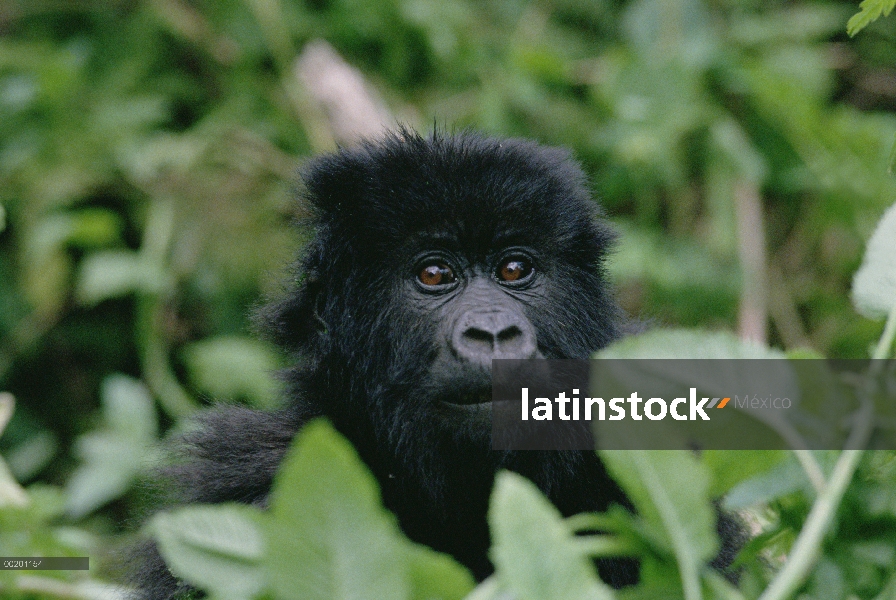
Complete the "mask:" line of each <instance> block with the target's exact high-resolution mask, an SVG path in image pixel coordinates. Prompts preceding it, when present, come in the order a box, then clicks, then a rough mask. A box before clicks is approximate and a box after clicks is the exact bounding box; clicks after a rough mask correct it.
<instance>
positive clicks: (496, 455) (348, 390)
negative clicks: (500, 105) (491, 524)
mask: <svg viewBox="0 0 896 600" xmlns="http://www.w3.org/2000/svg"><path fill="white" fill-rule="evenodd" d="M303 180H304V183H305V189H306V191H305V193H304V198H303V200H304V201H305V202H307V203H308V206H309V207H310V209H311V211H312V213H313V219H312V223H311V226H312V227H313V231H314V234H315V235H314V238H313V240H312V241H311V242H310V243H309V245H308V246H307V249H306V252H305V255H304V259H303V260H302V261H300V263H299V265H298V266H297V269H296V274H295V280H294V281H293V282H292V283H291V284H290V285H289V286H288V289H287V290H286V295H285V298H284V299H283V300H282V301H280V302H278V303H275V304H273V305H272V306H270V307H268V308H266V309H264V310H263V311H261V313H260V315H259V320H260V321H261V322H262V324H263V325H264V327H265V328H266V329H267V330H268V331H269V332H270V333H271V335H272V337H273V338H274V339H275V340H276V341H277V342H279V344H280V345H281V346H282V347H283V348H284V349H286V350H287V351H288V352H290V353H291V355H292V358H293V360H294V364H295V366H294V367H292V368H291V369H290V370H289V371H288V372H287V375H286V381H287V394H288V397H289V398H290V404H289V406H288V407H287V408H286V409H285V410H283V411H281V412H277V413H263V412H257V411H251V410H248V409H242V408H229V409H223V410H218V411H217V412H213V413H210V414H208V415H206V416H205V417H204V418H203V420H202V422H201V427H200V428H199V430H198V433H196V434H194V435H192V436H190V437H188V438H187V439H186V440H185V441H186V448H187V452H188V455H189V456H190V457H191V460H190V461H189V462H187V463H185V464H183V465H181V466H178V467H176V468H175V469H173V470H172V471H171V473H170V474H169V475H170V476H172V477H173V479H174V480H175V482H176V486H177V487H178V488H179V489H180V490H182V493H183V499H184V500H185V501H189V502H222V501H228V500H236V501H240V502H247V503H255V504H259V505H263V504H264V503H265V499H266V496H267V493H268V490H269V489H270V485H271V480H272V477H273V475H274V472H275V470H276V467H277V464H278V463H279V461H280V459H281V457H282V456H283V453H284V452H285V451H286V449H287V447H288V445H289V443H290V440H291V439H292V437H293V435H294V434H295V433H296V432H297V431H298V430H299V429H300V428H301V426H302V424H303V423H305V422H307V421H308V420H309V419H310V418H313V417H315V416H319V415H324V416H326V417H327V418H329V419H330V421H331V422H332V423H333V424H334V425H335V426H336V428H337V429H339V431H341V432H342V433H343V434H344V435H345V436H347V437H348V438H349V439H350V440H351V441H352V443H353V444H354V445H355V447H356V448H357V450H358V452H359V453H360V455H361V457H362V458H363V459H364V461H365V462H366V463H367V465H368V466H369V467H370V469H371V470H372V471H373V473H374V474H375V475H376V477H377V479H378V481H379V483H380V486H381V488H382V493H383V498H384V501H385V504H386V506H387V507H388V508H389V509H391V510H392V511H393V512H394V513H395V514H396V515H397V516H398V519H399V522H400V524H401V526H402V528H403V529H404V531H405V532H406V533H407V535H408V536H410V537H411V538H412V539H414V540H416V541H418V542H422V543H425V544H428V545H430V546H432V547H434V548H436V549H437V550H441V551H444V552H448V553H450V554H452V555H454V556H455V557H456V558H457V559H458V560H459V561H461V562H462V563H464V564H465V565H467V566H468V567H470V568H471V569H472V571H473V572H474V573H475V575H476V576H477V577H479V578H482V577H485V576H486V575H487V574H488V573H489V572H490V571H491V565H490V564H489V562H488V560H487V557H486V551H487V548H488V546H489V538H488V531H487V528H486V523H485V514H486V508H487V504H488V499H489V493H490V490H491V487H492V482H493V477H494V474H495V472H496V470H498V469H501V468H508V469H512V470H515V471H517V472H520V473H522V474H524V475H526V476H527V477H529V478H530V479H532V481H534V482H535V483H536V484H537V485H538V486H539V487H540V488H541V489H542V490H543V491H544V492H545V493H546V494H547V495H548V496H549V497H550V499H551V500H552V501H553V502H554V503H555V504H556V505H557V506H558V508H559V509H560V510H561V511H562V512H563V513H564V514H566V515H569V514H574V513H577V512H583V511H601V510H605V509H606V508H607V507H608V506H609V505H610V504H613V503H618V504H622V505H624V506H627V505H628V503H627V501H626V499H625V497H624V495H623V494H622V492H621V491H620V489H619V488H618V487H617V486H616V484H615V483H614V482H613V481H612V480H611V479H610V478H609V476H608V475H607V473H606V471H605V470H604V468H603V465H602V464H601V463H600V461H599V460H598V458H597V457H596V455H595V454H594V453H593V452H518V453H512V452H507V453H500V452H494V451H491V450H490V449H489V447H490V442H489V438H488V434H489V429H487V428H482V427H479V426H477V425H476V423H473V422H468V421H465V420H463V419H453V418H442V414H441V412H440V409H439V408H438V406H437V404H438V403H439V402H440V401H442V400H447V401H449V402H450V401H451V400H453V399H454V398H453V396H452V395H454V396H456V395H458V394H460V393H466V391H467V390H464V391H463V392H462V391H461V390H463V388H464V386H465V378H466V377H467V375H465V374H466V373H469V378H471V379H473V378H475V377H474V375H475V373H474V371H475V369H472V368H468V367H467V366H465V365H460V366H458V367H457V372H455V373H453V374H452V377H453V379H452V378H451V377H448V378H446V376H444V374H443V371H444V369H441V368H440V367H438V366H437V365H439V364H441V363H440V362H439V361H440V360H442V359H443V358H444V357H443V354H444V353H445V347H444V346H445V342H444V337H445V335H446V333H445V332H446V325H445V322H446V321H448V320H450V319H448V318H447V317H446V316H445V315H446V314H449V313H446V312H445V311H446V310H448V308H446V306H447V305H448V304H449V303H450V299H449V298H448V297H447V296H445V295H439V294H428V295H427V294H426V293H422V292H421V291H420V290H419V289H418V288H419V285H416V284H417V282H416V281H415V280H414V277H415V266H416V264H417V263H416V262H415V261H417V260H418V259H419V256H420V253H421V252H422V251H427V250H431V249H433V248H437V249H439V250H440V251H441V250H444V251H445V252H446V253H450V255H451V256H452V257H455V258H456V260H457V261H458V264H463V265H466V266H465V267H464V269H465V272H466V271H469V273H471V274H477V276H479V277H480V279H482V280H483V281H484V282H485V283H483V285H491V288H489V289H492V288H494V289H495V290H497V291H495V292H488V293H494V294H497V296H494V297H493V298H494V299H496V300H500V301H505V300H506V301H507V302H512V303H514V304H513V306H518V307H519V310H520V314H521V315H522V317H520V318H522V319H525V320H526V321H527V322H528V323H530V324H531V327H532V329H533V330H534V334H535V336H536V338H537V349H538V355H539V356H543V357H547V358H587V357H588V356H589V355H590V354H591V353H592V352H593V351H595V350H597V349H599V348H601V347H603V346H605V345H607V344H608V343H610V342H611V341H613V340H614V339H616V338H618V337H620V335H622V331H623V329H624V328H625V327H626V323H625V322H624V318H623V316H622V313H621V312H620V310H619V309H618V308H617V306H616V304H615V302H614V300H613V298H612V295H611V293H610V287H609V286H608V284H607V282H606V279H605V275H604V267H603V259H604V256H605V254H606V252H607V249H608V248H609V247H610V245H611V244H612V241H613V234H612V232H611V231H610V229H609V228H608V227H607V226H606V225H605V224H604V223H603V222H602V221H601V220H600V214H599V211H598V209H597V207H596V204H595V203H594V201H593V200H592V198H591V195H590V193H589V192H588V189H587V186H586V183H585V177H584V176H583V174H582V172H581V170H580V168H579V167H578V166H577V165H576V163H574V162H573V161H572V160H570V158H569V156H568V154H567V153H566V152H565V151H562V150H557V149H553V148H545V147H542V146H538V145H536V144H534V143H531V142H527V141H522V140H498V139H492V138H485V137H480V136H478V135H474V134H461V135H446V134H441V133H436V134H433V135H432V136H431V137H428V138H422V137H419V136H417V135H416V134H413V133H409V132H406V131H401V132H399V133H396V134H394V135H391V136H389V137H387V138H385V139H383V140H380V141H371V142H367V143H365V144H363V145H361V146H359V147H356V148H352V149H344V150H340V151H339V152H336V153H334V154H330V155H326V156H322V157H320V158H317V159H315V160H313V161H311V162H310V163H309V165H308V166H307V168H306V169H305V170H304V173H303ZM508 246H514V247H515V246H525V247H526V248H528V249H531V251H532V252H533V253H534V254H536V255H537V260H536V265H537V274H538V278H539V279H538V280H537V282H535V283H533V284H532V285H530V286H528V287H521V288H513V289H510V287H509V286H505V287H504V288H502V287H501V286H499V285H496V284H495V282H494V281H492V282H491V283H488V279H489V277H488V276H489V275H490V273H489V271H488V267H483V268H479V267H478V266H477V265H489V264H493V262H494V260H495V259H494V256H496V255H497V254H499V253H500V252H501V251H502V248H506V247H508ZM496 253H497V254H496ZM490 261H492V262H490ZM458 268H460V267H458ZM492 273H493V272H492ZM472 277H473V275H471V280H472ZM499 283H500V282H499ZM424 291H425V290H424ZM507 298H510V299H509V300H508V299H507ZM449 333H450V332H449ZM449 345H450V344H449ZM448 354H449V355H450V352H449V353H448ZM447 360H448V362H452V361H453V363H452V364H454V363H457V362H458V361H457V359H456V357H455V358H452V357H451V356H449V358H448V359H447ZM443 362H444V361H443ZM445 364H447V363H445ZM455 366H456V365H455ZM457 373H461V376H460V377H458V375H457ZM477 385H478V384H477ZM147 554H148V555H149V556H150V558H149V560H147V561H146V567H145V569H144V575H143V577H142V581H141V582H140V585H141V586H142V588H143V589H144V590H145V597H146V598H148V599H153V600H155V599H164V598H170V597H175V596H174V595H176V590H177V589H178V588H177V587H176V583H175V582H174V580H173V579H172V578H171V577H170V576H164V572H165V571H164V566H163V564H162V563H161V561H160V559H159V558H158V557H157V555H155V554H153V551H152V550H149V551H148V553H147ZM599 568H600V572H601V576H602V577H603V578H604V579H605V580H607V581H608V582H609V583H611V584H612V585H614V586H622V585H626V584H630V583H633V582H635V581H636V580H637V565H636V564H635V563H634V562H632V561H624V560H619V561H604V562H602V563H601V564H600V566H599Z"/></svg>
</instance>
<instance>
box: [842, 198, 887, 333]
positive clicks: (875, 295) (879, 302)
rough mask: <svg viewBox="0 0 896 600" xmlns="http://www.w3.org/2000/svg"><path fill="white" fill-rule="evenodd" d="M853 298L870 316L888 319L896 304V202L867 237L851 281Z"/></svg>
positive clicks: (857, 305) (857, 307) (867, 315)
mask: <svg viewBox="0 0 896 600" xmlns="http://www.w3.org/2000/svg"><path fill="white" fill-rule="evenodd" d="M852 300H853V304H854V305H855V307H856V310H857V311H858V312H859V313H860V314H861V315H863V316H865V317H868V318H869V319H885V318H886V317H887V315H889V314H890V311H891V310H893V305H894V304H896V204H894V205H892V206H891V207H890V208H888V209H887V211H886V212H885V213H884V216H883V218H881V220H880V222H879V223H878V225H877V228H876V229H875V230H874V233H873V234H872V235H871V239H870V240H868V247H867V248H866V249H865V257H864V258H863V259H862V266H861V267H859V271H858V272H857V273H856V276H855V279H853V282H852Z"/></svg>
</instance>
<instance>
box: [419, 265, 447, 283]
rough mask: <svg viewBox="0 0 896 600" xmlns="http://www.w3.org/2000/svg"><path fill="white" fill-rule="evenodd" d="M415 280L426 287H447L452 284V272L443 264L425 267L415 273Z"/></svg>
mask: <svg viewBox="0 0 896 600" xmlns="http://www.w3.org/2000/svg"><path fill="white" fill-rule="evenodd" d="M417 279H418V280H419V281H420V283H422V284H423V285H426V286H436V285H447V284H449V283H454V281H455V277H454V271H452V270H451V267H449V266H448V265H446V264H444V263H432V264H429V265H426V266H425V267H423V268H422V269H420V272H419V273H417Z"/></svg>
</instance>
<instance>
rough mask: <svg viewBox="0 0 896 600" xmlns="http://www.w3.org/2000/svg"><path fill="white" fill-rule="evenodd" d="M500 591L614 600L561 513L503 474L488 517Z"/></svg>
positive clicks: (544, 599)
mask: <svg viewBox="0 0 896 600" xmlns="http://www.w3.org/2000/svg"><path fill="white" fill-rule="evenodd" d="M488 521H489V526H490V527H491V533H492V540H493V545H492V549H491V553H490V554H491V559H492V562H493V563H494V565H495V568H496V573H497V577H498V579H499V584H500V587H501V588H503V589H505V590H507V591H508V592H509V593H510V595H511V596H512V597H514V598H517V599H518V600H553V599H556V600H568V599H569V598H579V599H583V600H584V599H586V598H593V599H602V598H605V599H612V598H614V597H615V596H614V594H613V592H612V590H610V588H609V587H607V586H606V585H605V584H604V583H603V582H601V581H600V579H599V578H598V577H597V572H596V571H595V569H594V564H593V563H592V562H591V560H590V558H589V557H588V556H586V555H585V554H584V553H583V551H582V549H581V547H580V546H579V545H577V544H576V539H575V536H574V535H573V534H572V533H570V531H569V528H568V527H567V526H566V525H565V524H564V522H563V518H562V516H561V515H560V512H559V511H558V510H557V509H556V508H554V506H553V505H552V504H551V503H550V502H549V501H548V500H547V498H545V497H544V495H543V494H542V493H541V492H540V491H539V490H538V488H537V487H535V484H533V483H532V482H531V481H529V480H528V479H526V478H524V477H522V476H520V475H517V474H515V473H509V472H502V473H499V474H498V477H497V479H496V482H495V489H494V492H493V493H492V500H491V507H490V508H489V513H488Z"/></svg>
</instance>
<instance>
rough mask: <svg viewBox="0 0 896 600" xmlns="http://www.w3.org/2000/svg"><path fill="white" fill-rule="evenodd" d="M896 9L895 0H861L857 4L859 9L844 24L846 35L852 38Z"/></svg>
mask: <svg viewBox="0 0 896 600" xmlns="http://www.w3.org/2000/svg"><path fill="white" fill-rule="evenodd" d="M893 7H896V0H863V2H862V3H861V4H859V8H860V9H861V10H860V11H859V12H858V13H856V14H855V15H853V16H852V18H850V19H849V22H847V23H846V33H848V34H849V35H850V36H854V35H855V34H857V33H858V32H860V31H861V30H863V29H864V28H865V27H867V26H868V25H870V24H871V23H873V22H874V21H876V20H877V19H879V18H880V17H881V15H883V16H885V17H886V16H887V15H889V14H890V12H892V10H893Z"/></svg>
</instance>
